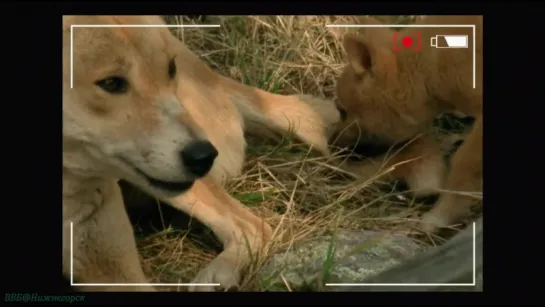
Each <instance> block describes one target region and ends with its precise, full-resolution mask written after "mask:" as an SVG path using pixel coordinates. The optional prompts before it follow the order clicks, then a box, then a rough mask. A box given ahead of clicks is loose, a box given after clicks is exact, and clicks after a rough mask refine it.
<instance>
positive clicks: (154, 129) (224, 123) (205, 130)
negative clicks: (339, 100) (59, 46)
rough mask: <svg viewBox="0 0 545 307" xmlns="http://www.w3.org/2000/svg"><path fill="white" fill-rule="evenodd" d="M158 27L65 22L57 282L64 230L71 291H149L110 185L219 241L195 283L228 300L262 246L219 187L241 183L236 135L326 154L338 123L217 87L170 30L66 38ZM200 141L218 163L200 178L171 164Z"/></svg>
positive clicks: (284, 100)
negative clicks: (161, 205) (153, 200)
mask: <svg viewBox="0 0 545 307" xmlns="http://www.w3.org/2000/svg"><path fill="white" fill-rule="evenodd" d="M162 23H163V21H162V19H161V18H159V17H156V16H65V17H63V61H64V63H63V220H64V225H63V230H64V231H63V237H64V238H63V274H65V275H69V274H70V235H69V231H70V223H71V222H73V224H74V227H73V229H74V240H73V247H74V250H73V253H74V256H73V261H74V262H73V274H74V279H75V280H76V281H77V282H78V283H109V284H110V283H112V284H113V283H146V282H147V278H146V277H145V276H144V273H143V271H142V268H141V264H140V260H139V256H138V253H137V249H136V244H135V239H134V237H133V229H132V227H131V224H130V222H129V219H128V217H127V213H126V212H125V210H124V208H123V202H122V197H121V193H120V190H119V187H118V185H117V184H116V182H117V180H118V179H124V180H126V181H129V182H131V183H133V184H135V185H136V186H138V187H140V188H141V189H142V190H144V191H146V192H147V193H149V194H150V195H153V196H154V197H157V198H159V199H161V200H163V201H165V202H166V203H168V204H170V205H172V206H173V207H175V208H177V209H179V210H182V211H185V212H186V213H188V214H189V215H191V216H193V217H195V218H197V219H198V220H200V221H201V222H203V223H204V224H205V225H207V226H208V227H210V228H211V229H212V230H213V231H214V232H215V233H216V235H217V236H218V238H219V239H220V241H221V242H222V243H223V245H224V250H223V252H222V253H221V254H220V255H219V256H218V257H217V258H216V259H214V260H213V261H212V262H211V263H210V264H209V265H208V266H207V267H206V268H205V269H204V270H202V271H201V272H200V273H199V274H198V275H197V276H196V277H195V279H194V280H193V282H194V283H220V284H221V286H222V287H223V288H230V287H232V286H236V285H237V283H238V282H239V278H240V269H241V268H242V267H243V266H244V265H246V264H247V263H248V261H249V259H250V257H249V252H253V253H255V252H256V251H258V250H259V249H260V248H262V247H263V246H264V244H265V243H266V242H267V240H268V239H269V237H270V236H271V227H270V226H269V225H267V223H266V222H264V221H263V220H262V219H260V218H258V217H256V216H254V215H253V214H252V213H251V212H250V211H248V210H247V209H246V208H244V207H243V206H242V205H241V204H240V203H239V202H238V201H236V200H235V199H234V198H232V197H231V196H230V195H229V194H228V193H227V192H226V191H225V190H224V188H223V187H222V183H223V180H224V179H226V178H228V177H230V176H236V175H238V174H240V172H241V168H242V164H243V162H244V152H245V147H246V142H245V140H244V137H243V133H244V130H245V129H250V130H251V131H252V132H253V133H258V134H259V133H261V132H263V134H264V133H265V132H270V131H274V132H279V133H281V132H286V131H288V129H290V130H291V131H293V132H294V134H295V135H296V136H297V137H299V138H300V139H301V140H303V141H305V142H306V143H308V144H309V145H311V146H313V148H315V149H317V150H318V151H320V152H321V153H323V154H328V149H327V137H326V135H327V131H326V129H327V127H328V126H331V125H332V124H333V123H334V122H336V121H338V120H339V114H338V112H337V111H336V110H335V107H334V105H333V104H332V103H331V102H327V101H322V100H320V99H313V98H311V97H307V96H281V95H274V94H270V93H267V92H264V91H262V90H259V89H257V88H253V87H249V86H246V85H243V84H241V83H238V82H236V81H234V80H231V79H228V78H226V77H223V76H221V75H219V74H217V73H215V72H214V71H212V70H211V69H210V68H209V67H208V66H207V65H205V64H204V63H203V62H202V61H201V60H200V59H199V58H198V57H197V56H196V55H195V54H194V53H193V52H191V51H190V50H188V49H187V48H186V47H185V46H184V44H183V43H182V42H180V41H179V40H178V39H176V38H175V37H174V36H173V35H172V34H171V33H170V32H169V30H168V29H167V28H157V27H155V28H128V27H116V28H113V27H109V28H105V27H102V28H89V27H87V28H73V29H71V27H70V26H71V25H74V24H86V25H95V24H101V25H113V26H114V25H117V26H118V25H123V24H144V25H146V24H149V25H152V24H162ZM71 31H74V33H71ZM71 34H72V35H73V42H72V44H73V50H71V42H70V39H71ZM71 51H72V52H73V63H71ZM71 64H72V65H73V67H71ZM71 69H72V70H73V88H71V87H70V79H71V76H70V74H71ZM197 141H200V142H201V144H202V143H205V144H208V145H207V146H208V147H207V148H208V151H209V152H210V150H213V149H210V147H211V146H212V145H213V148H215V149H216V150H217V152H218V153H219V154H218V155H217V157H216V158H215V161H214V163H213V165H212V164H211V163H210V164H209V165H208V166H210V167H211V169H210V170H209V172H208V173H207V174H205V173H206V170H207V169H201V170H200V171H198V172H197V171H195V170H194V167H195V165H192V164H191V163H189V164H188V163H187V162H184V161H185V160H184V159H182V158H180V155H181V153H183V152H184V151H185V150H187V149H188V148H189V147H190V145H192V144H195V142H197ZM206 142H209V143H206ZM210 144H212V145H210ZM196 153H197V154H198V153H199V151H197V152H196ZM194 154H195V152H194ZM182 155H183V154H182ZM210 157H211V158H212V159H213V158H214V155H213V154H212V155H209V158H210ZM248 249H250V251H249V250H248ZM80 290H84V291H138V290H139V291H154V290H155V289H154V288H153V287H150V286H102V287H89V286H83V287H80ZM190 290H203V291H211V290H214V287H210V286H209V287H198V288H197V287H191V288H190Z"/></svg>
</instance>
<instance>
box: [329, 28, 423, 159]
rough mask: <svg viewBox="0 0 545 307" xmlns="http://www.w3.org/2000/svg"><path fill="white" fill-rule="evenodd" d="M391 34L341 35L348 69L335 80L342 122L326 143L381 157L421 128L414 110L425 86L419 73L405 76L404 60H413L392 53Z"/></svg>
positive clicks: (383, 32)
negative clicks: (376, 153)
mask: <svg viewBox="0 0 545 307" xmlns="http://www.w3.org/2000/svg"><path fill="white" fill-rule="evenodd" d="M392 35H393V32H392V31H389V30H387V29H382V28H380V29H378V28H373V29H369V30H367V31H366V33H365V35H355V34H352V33H346V34H344V37H343V45H344V48H345V50H346V57H347V60H348V64H347V65H346V67H345V68H344V70H343V71H342V73H341V75H340V77H339V78H338V80H337V99H338V101H337V108H338V109H339V111H340V112H341V117H342V121H341V122H340V123H339V124H338V125H337V126H336V128H335V129H334V130H335V133H334V135H333V137H332V138H331V140H330V143H334V144H335V145H336V146H338V147H344V148H353V149H354V151H355V152H356V153H358V148H361V149H362V150H363V151H370V152H375V151H381V152H382V151H384V149H385V148H386V149H387V148H388V147H389V146H390V145H393V144H395V143H397V142H402V141H406V140H407V139H409V138H411V137H412V136H414V135H416V134H417V133H418V131H419V129H420V128H421V121H420V118H418V117H419V115H417V114H416V113H415V111H414V110H415V109H417V108H418V105H419V104H421V103H422V101H424V99H425V96H424V95H425V92H426V91H425V88H424V87H423V86H424V84H423V82H421V81H422V80H421V78H420V76H419V75H418V74H412V73H408V72H407V69H408V66H406V65H405V63H404V61H405V60H408V61H409V62H410V61H412V59H411V58H410V56H411V55H410V54H400V53H396V52H395V51H393V50H392ZM403 57H405V58H403ZM418 112H420V111H417V113H418ZM374 147H377V148H374ZM361 154H362V155H367V154H366V153H365V152H362V153H361Z"/></svg>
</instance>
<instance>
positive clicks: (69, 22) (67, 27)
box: [62, 15, 74, 32]
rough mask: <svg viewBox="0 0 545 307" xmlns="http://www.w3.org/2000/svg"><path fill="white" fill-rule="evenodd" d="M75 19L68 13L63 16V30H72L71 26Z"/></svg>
mask: <svg viewBox="0 0 545 307" xmlns="http://www.w3.org/2000/svg"><path fill="white" fill-rule="evenodd" d="M73 19H74V16H67V15H63V16H62V31H63V32H64V31H68V30H70V26H71V25H72V23H73Z"/></svg>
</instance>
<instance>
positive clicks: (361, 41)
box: [343, 34, 398, 76]
mask: <svg viewBox="0 0 545 307" xmlns="http://www.w3.org/2000/svg"><path fill="white" fill-rule="evenodd" d="M343 45H344V48H345V50H346V55H347V58H348V63H349V64H350V65H351V66H352V68H353V69H354V71H355V72H356V73H358V74H362V73H364V72H366V71H369V72H371V73H373V74H374V75H375V76H386V75H387V76H395V75H396V74H397V68H398V67H397V58H396V55H395V54H394V53H393V52H392V51H391V50H389V49H388V48H386V47H385V46H383V45H382V44H381V43H380V42H379V41H377V40H373V39H368V38H364V37H362V36H357V35H353V34H346V35H345V36H344V40H343Z"/></svg>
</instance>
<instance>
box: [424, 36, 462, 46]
mask: <svg viewBox="0 0 545 307" xmlns="http://www.w3.org/2000/svg"><path fill="white" fill-rule="evenodd" d="M430 43H431V46H432V47H435V48H467V47H468V36H467V35H436V36H435V37H432V38H431V42H430Z"/></svg>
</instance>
